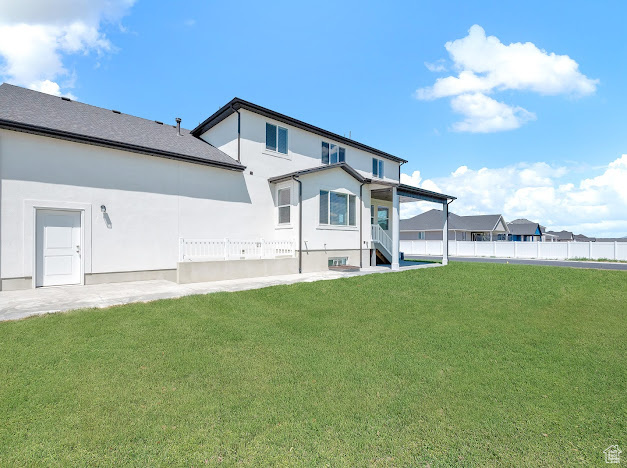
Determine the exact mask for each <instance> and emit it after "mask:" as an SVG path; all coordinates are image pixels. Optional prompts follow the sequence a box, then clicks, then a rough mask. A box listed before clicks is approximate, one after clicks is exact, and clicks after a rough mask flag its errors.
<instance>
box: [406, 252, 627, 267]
mask: <svg viewBox="0 0 627 468" xmlns="http://www.w3.org/2000/svg"><path fill="white" fill-rule="evenodd" d="M405 258H407V259H412V260H441V259H442V257H435V256H424V255H406V256H405ZM449 261H450V262H480V263H511V264H514V265H544V266H559V267H570V268H594V269H597V270H624V271H627V263H612V262H580V261H571V260H525V259H521V258H491V257H449Z"/></svg>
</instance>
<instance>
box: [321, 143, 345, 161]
mask: <svg viewBox="0 0 627 468" xmlns="http://www.w3.org/2000/svg"><path fill="white" fill-rule="evenodd" d="M321 142H322V143H321V145H320V162H321V164H324V165H325V166H328V165H329V164H337V163H341V162H346V148H345V147H344V146H340V145H338V144H337V143H332V142H330V141H325V140H321ZM324 145H327V162H324ZM332 146H333V147H335V149H336V150H337V161H336V162H331V147H332ZM342 153H344V158H343V159H341V158H340V155H341V154H342Z"/></svg>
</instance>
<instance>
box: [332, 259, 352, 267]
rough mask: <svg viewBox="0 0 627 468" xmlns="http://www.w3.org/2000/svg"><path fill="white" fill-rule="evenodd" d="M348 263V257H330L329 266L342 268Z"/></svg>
mask: <svg viewBox="0 0 627 468" xmlns="http://www.w3.org/2000/svg"><path fill="white" fill-rule="evenodd" d="M347 263H348V257H329V266H341V265H346V264H347Z"/></svg>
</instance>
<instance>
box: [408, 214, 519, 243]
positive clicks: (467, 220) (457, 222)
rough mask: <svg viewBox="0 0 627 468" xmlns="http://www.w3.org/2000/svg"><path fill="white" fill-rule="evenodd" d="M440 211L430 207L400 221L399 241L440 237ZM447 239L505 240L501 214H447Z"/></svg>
mask: <svg viewBox="0 0 627 468" xmlns="http://www.w3.org/2000/svg"><path fill="white" fill-rule="evenodd" d="M441 219H442V211H440V210H435V209H434V210H429V211H426V212H424V213H421V214H419V215H416V216H414V217H413V218H409V219H402V220H401V240H423V239H424V240H441V239H442V222H441ZM448 231H449V234H448V239H449V240H460V241H466V240H467V241H490V240H495V241H496V240H502V241H504V240H507V234H508V231H507V225H506V224H505V221H504V220H503V217H502V216H501V215H498V214H496V215H478V216H458V215H456V214H455V213H449V226H448Z"/></svg>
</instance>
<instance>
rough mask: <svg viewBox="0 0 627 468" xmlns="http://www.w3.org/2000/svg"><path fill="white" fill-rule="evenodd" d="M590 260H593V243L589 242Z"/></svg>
mask: <svg viewBox="0 0 627 468" xmlns="http://www.w3.org/2000/svg"><path fill="white" fill-rule="evenodd" d="M588 258H589V259H590V260H592V242H588Z"/></svg>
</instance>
